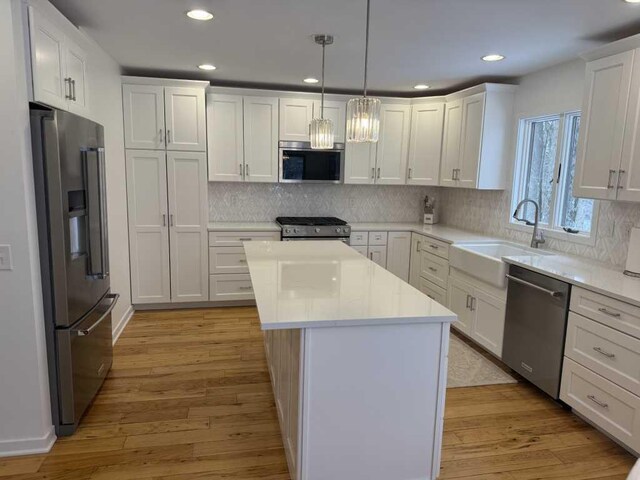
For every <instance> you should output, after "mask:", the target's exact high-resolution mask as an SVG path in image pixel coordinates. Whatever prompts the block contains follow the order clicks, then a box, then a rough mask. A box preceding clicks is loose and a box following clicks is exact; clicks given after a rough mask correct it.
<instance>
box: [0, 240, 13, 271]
mask: <svg viewBox="0 0 640 480" xmlns="http://www.w3.org/2000/svg"><path fill="white" fill-rule="evenodd" d="M0 270H13V264H12V263H11V245H0Z"/></svg>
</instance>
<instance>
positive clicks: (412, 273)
mask: <svg viewBox="0 0 640 480" xmlns="http://www.w3.org/2000/svg"><path fill="white" fill-rule="evenodd" d="M424 240H425V239H424V237H423V236H422V235H418V234H417V233H412V234H411V259H410V262H411V264H410V266H409V283H410V284H411V285H412V286H414V287H416V288H418V289H419V288H420V270H421V266H422V254H421V251H422V242H424Z"/></svg>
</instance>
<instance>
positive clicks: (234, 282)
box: [209, 273, 255, 302]
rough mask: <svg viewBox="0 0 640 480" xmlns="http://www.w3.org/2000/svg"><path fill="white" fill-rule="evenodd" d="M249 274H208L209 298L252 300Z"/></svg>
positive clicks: (211, 299)
mask: <svg viewBox="0 0 640 480" xmlns="http://www.w3.org/2000/svg"><path fill="white" fill-rule="evenodd" d="M253 298H255V297H254V296H253V286H252V285H251V276H250V275H249V274H248V273H246V274H222V275H210V276H209V300H210V301H212V302H215V301H220V300H252V299H253Z"/></svg>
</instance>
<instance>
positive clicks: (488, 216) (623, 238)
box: [438, 188, 640, 267]
mask: <svg viewBox="0 0 640 480" xmlns="http://www.w3.org/2000/svg"><path fill="white" fill-rule="evenodd" d="M438 198H439V200H440V206H441V211H440V214H441V221H442V222H443V223H446V224H448V225H451V226H454V227H458V228H464V229H466V230H472V231H475V232H479V233H485V234H488V235H492V236H496V237H502V238H506V239H510V240H515V241H519V242H525V243H526V242H529V241H530V240H531V235H530V234H529V233H527V232H521V231H517V230H512V229H509V228H507V219H508V218H509V215H510V214H511V211H510V210H511V192H509V191H481V190H468V189H454V188H439V189H438ZM638 225H640V205H638V204H634V203H622V202H608V201H601V202H600V219H599V222H598V230H597V232H596V243H595V245H593V246H591V245H582V244H579V243H574V242H570V241H565V240H559V239H555V238H549V237H548V236H547V243H546V244H545V248H551V249H553V250H557V251H560V252H564V253H569V254H573V255H579V256H582V257H587V258H591V259H594V260H598V261H601V262H605V263H609V264H612V265H615V266H616V267H623V266H624V264H625V262H626V258H627V249H628V248H629V237H630V235H631V232H630V229H631V227H632V226H638Z"/></svg>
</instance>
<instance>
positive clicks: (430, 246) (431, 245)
mask: <svg viewBox="0 0 640 480" xmlns="http://www.w3.org/2000/svg"><path fill="white" fill-rule="evenodd" d="M429 248H433V249H434V250H438V249H439V248H440V247H439V246H438V245H434V244H432V243H430V244H429Z"/></svg>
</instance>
